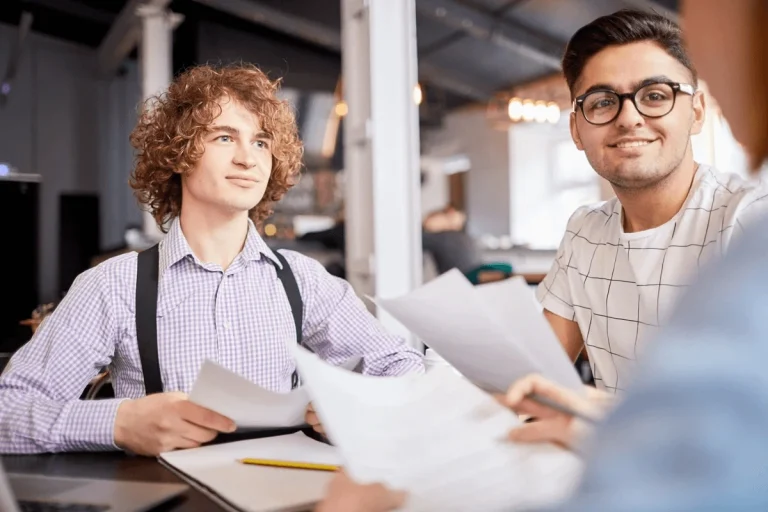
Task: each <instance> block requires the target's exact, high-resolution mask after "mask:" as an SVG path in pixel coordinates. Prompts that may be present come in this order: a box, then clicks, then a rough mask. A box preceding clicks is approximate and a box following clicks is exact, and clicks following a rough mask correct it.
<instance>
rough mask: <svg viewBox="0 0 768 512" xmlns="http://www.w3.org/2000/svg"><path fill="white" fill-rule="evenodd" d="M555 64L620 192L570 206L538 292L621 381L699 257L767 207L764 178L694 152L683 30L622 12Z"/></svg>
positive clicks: (573, 351) (565, 336)
mask: <svg viewBox="0 0 768 512" xmlns="http://www.w3.org/2000/svg"><path fill="white" fill-rule="evenodd" d="M563 72H564V74H565V78H566V81H567V83H568V87H569V88H570V91H571V96H572V98H573V112H572V113H571V119H570V125H571V134H572V136H573V140H574V142H575V144H576V146H577V147H578V148H579V149H580V150H582V151H584V152H585V153H586V156H587V159H588V160H589V162H590V164H591V165H592V167H593V168H594V169H595V172H597V173H598V174H599V175H600V176H602V177H603V178H605V179H606V180H607V181H608V182H610V184H611V186H612V188H613V190H614V192H615V193H616V197H615V198H613V199H611V200H610V201H607V202H604V203H601V204H598V205H592V206H585V207H582V208H580V209H578V210H577V211H576V212H575V213H574V214H573V216H572V217H571V219H570V221H569V222H568V227H567V230H566V233H565V236H564V237H563V240H562V243H561V245H560V249H559V251H558V254H557V258H556V260H555V262H554V264H553V266H552V269H551V270H550V272H549V274H548V275H547V277H546V279H545V280H544V281H543V282H542V284H541V285H540V287H539V289H538V293H537V295H538V298H539V300H540V301H541V303H542V304H543V306H544V309H545V315H546V316H547V319H548V320H549V322H550V324H551V325H552V327H553V329H554V330H555V332H556V333H557V335H558V337H559V338H560V341H561V342H562V344H563V346H564V347H565V349H566V351H567V352H568V354H569V355H570V356H571V357H572V358H574V359H575V358H576V357H577V356H578V354H579V353H580V352H581V351H582V349H584V348H585V346H586V349H587V352H588V355H589V360H590V363H591V365H592V370H593V374H594V376H595V382H596V385H597V386H598V388H600V389H604V390H606V391H608V392H616V391H620V390H622V389H623V388H624V387H625V385H626V384H627V382H628V377H629V374H628V372H629V370H630V369H631V368H632V366H633V365H634V362H635V360H636V358H637V357H638V355H639V354H640V352H641V351H642V349H643V344H644V340H647V339H648V338H649V336H650V335H652V334H653V333H654V332H655V331H656V330H657V328H658V327H659V326H660V325H663V324H664V321H665V319H666V318H667V316H668V315H669V314H670V313H671V311H672V309H673V307H674V305H675V303H676V301H677V299H678V297H679V296H680V294H681V292H682V291H683V290H685V288H686V287H687V286H688V285H689V284H690V283H691V282H692V281H693V280H694V279H695V277H696V275H697V273H698V268H699V266H700V265H702V264H704V262H705V261H707V260H710V259H712V258H713V257H717V256H720V255H721V254H722V253H723V252H724V251H725V250H726V249H727V248H728V246H729V244H730V242H731V240H732V239H733V238H734V237H737V236H739V235H740V234H741V233H742V231H743V229H744V226H745V225H746V224H747V223H748V221H749V219H751V218H753V217H754V216H756V215H757V214H759V213H760V212H763V211H765V210H766V208H767V207H768V187H766V186H764V185H762V184H755V183H750V182H747V181H745V180H743V179H741V178H740V177H738V176H736V175H732V174H722V173H719V172H717V171H716V170H715V169H713V168H711V167H710V166H707V165H704V164H698V163H696V162H695V161H694V159H693V150H692V147H691V136H692V135H695V134H698V133H700V132H701V130H702V126H703V124H704V118H705V96H704V94H703V93H702V92H701V91H700V90H699V89H698V86H697V85H698V84H697V76H696V70H695V69H694V67H693V65H692V63H691V61H690V60H689V58H688V55H687V54H686V51H685V49H684V47H683V42H682V39H681V34H680V29H679V27H678V26H677V25H676V24H675V23H674V22H672V21H670V20H668V19H666V18H664V17H663V16H660V15H656V14H653V13H647V12H639V11H620V12H617V13H615V14H612V15H609V16H604V17H602V18H599V19H597V20H595V21H593V22H592V23H590V24H588V25H586V26H584V27H582V28H581V29H580V30H578V31H577V32H576V34H575V35H574V36H573V38H572V39H571V41H570V42H569V44H568V47H567V48H566V52H565V55H564V58H563Z"/></svg>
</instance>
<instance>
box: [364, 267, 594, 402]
mask: <svg viewBox="0 0 768 512" xmlns="http://www.w3.org/2000/svg"><path fill="white" fill-rule="evenodd" d="M518 285H519V283H517V282H515V281H512V282H511V283H498V284H497V285H484V286H489V288H484V287H482V286H481V287H476V286H473V285H472V284H471V283H470V282H469V281H468V280H467V279H466V278H465V277H464V275H463V274H461V273H460V272H459V271H458V270H455V269H454V270H451V271H449V272H447V273H445V274H443V275H441V276H439V277H438V278H436V279H434V280H432V281H430V282H429V283H427V284H425V285H424V286H421V287H420V288H418V289H416V290H414V291H412V292H411V293H409V294H408V295H405V296H403V297H398V298H394V299H377V300H376V301H375V302H376V304H377V305H379V306H381V307H382V308H384V310H386V311H387V312H389V313H390V314H391V315H392V316H393V317H395V318H396V319H397V320H398V321H399V322H400V323H402V324H403V325H404V326H405V327H406V328H408V329H409V330H411V331H412V332H413V333H414V334H416V335H417V336H418V337H419V338H421V339H422V340H424V342H425V343H426V344H427V345H428V346H430V347H431V348H433V349H434V350H435V351H436V352H437V353H438V354H440V356H441V357H443V358H444V359H445V360H447V361H448V362H449V363H450V364H451V365H453V366H454V367H455V368H456V369H457V370H459V372H461V373H462V374H463V375H464V376H465V377H467V378H468V379H470V380H471V381H472V382H474V383H476V384H477V385H478V386H480V387H482V388H483V389H488V390H490V391H496V392H505V391H506V390H507V389H508V388H509V386H510V385H511V384H512V383H513V382H514V381H516V380H517V379H519V378H521V377H524V376H525V375H528V374H530V373H541V374H542V375H544V376H545V377H547V378H549V379H550V380H552V381H554V382H557V383H559V384H561V385H563V386H565V387H568V388H570V389H573V390H575V391H578V392H583V385H582V383H581V380H580V379H579V376H578V374H577V373H576V370H575V368H574V367H573V365H572V364H571V363H570V362H569V361H568V356H567V355H566V353H565V351H564V350H563V349H562V347H561V345H560V343H559V342H558V341H557V338H555V337H554V334H553V333H552V332H551V329H550V328H549V325H547V324H546V321H545V320H544V318H543V316H542V314H541V313H538V312H535V304H530V303H529V301H530V300H531V298H530V290H526V289H522V288H520V287H519V286H518ZM481 290H482V291H481ZM518 308H519V309H518ZM532 311H533V312H532ZM541 321H544V322H545V324H544V328H545V329H542V325H541ZM547 330H548V331H549V332H547Z"/></svg>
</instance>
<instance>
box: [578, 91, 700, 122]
mask: <svg viewBox="0 0 768 512" xmlns="http://www.w3.org/2000/svg"><path fill="white" fill-rule="evenodd" d="M659 84H664V85H669V86H670V87H672V91H673V92H672V106H671V107H670V109H669V111H668V112H667V113H666V114H662V115H660V116H649V115H646V114H643V113H642V112H641V111H640V109H639V108H638V106H637V101H636V99H635V96H637V93H638V92H640V91H642V90H643V89H645V88H646V87H651V86H653V85H659ZM596 92H607V93H611V94H615V95H616V97H617V98H619V108H618V110H616V115H614V116H613V117H612V118H611V119H610V120H608V121H606V122H604V123H593V122H592V121H590V120H589V119H587V114H585V113H584V100H585V99H587V96H589V95H590V94H594V93H596ZM680 92H682V93H683V94H688V95H690V96H691V97H692V96H693V95H694V94H696V86H695V85H693V84H687V83H683V82H667V81H660V82H651V83H647V84H641V85H640V86H639V87H638V88H637V89H635V90H634V91H633V92H625V93H624V94H619V93H618V92H616V91H613V90H611V89H595V90H594V91H589V92H586V93H584V94H582V95H580V96H577V97H576V98H575V99H574V100H573V112H574V113H576V111H577V109H578V110H581V116H582V117H583V118H584V120H585V121H586V122H588V123H589V124H591V125H593V126H605V125H606V124H609V123H612V122H614V121H615V120H616V118H618V117H619V115H620V114H621V109H623V108H624V104H625V103H626V102H627V100H629V101H631V102H632V105H633V106H634V107H635V110H637V113H638V114H640V115H641V116H643V117H646V118H648V119H659V118H662V117H664V116H667V115H669V113H670V112H672V111H673V110H675V104H676V103H677V94H678V93H680Z"/></svg>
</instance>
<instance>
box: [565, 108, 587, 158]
mask: <svg viewBox="0 0 768 512" xmlns="http://www.w3.org/2000/svg"><path fill="white" fill-rule="evenodd" d="M569 126H570V127H571V138H572V139H573V143H574V144H576V148H577V149H578V150H579V151H584V146H583V145H582V144H581V137H580V136H579V128H578V127H577V126H576V112H571V116H570V119H569Z"/></svg>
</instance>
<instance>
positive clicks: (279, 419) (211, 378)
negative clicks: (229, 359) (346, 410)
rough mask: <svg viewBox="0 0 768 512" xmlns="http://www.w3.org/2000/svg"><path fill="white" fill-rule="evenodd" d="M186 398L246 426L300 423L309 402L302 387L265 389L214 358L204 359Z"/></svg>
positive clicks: (276, 425) (277, 426)
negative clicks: (278, 389)
mask: <svg viewBox="0 0 768 512" xmlns="http://www.w3.org/2000/svg"><path fill="white" fill-rule="evenodd" d="M189 400H190V401H191V402H194V403H196V404H198V405H202V406H203V407H206V408H208V409H210V410H212V411H215V412H217V413H219V414H221V415H223V416H226V417H228V418H230V419H232V420H233V421H234V422H235V424H236V425H237V426H238V428H245V429H249V428H253V429H257V428H282V427H298V426H302V425H304V424H305V421H304V414H305V411H306V409H307V405H308V404H309V396H308V395H307V393H306V390H305V389H304V388H298V389H296V390H293V391H291V392H290V393H275V392H273V391H268V390H266V389H264V388H262V387H261V386H258V385H256V384H254V383H253V382H251V381H249V380H248V379H246V378H245V377H241V376H240V375H237V374H236V373H234V372H231V371H229V370H227V369H226V368H224V367H222V366H219V365H218V364H216V363H214V362H213V361H205V362H204V363H203V366H202V368H200V373H199V374H198V375H197V380H195V384H194V385H193V386H192V391H191V392H190V394H189Z"/></svg>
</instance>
